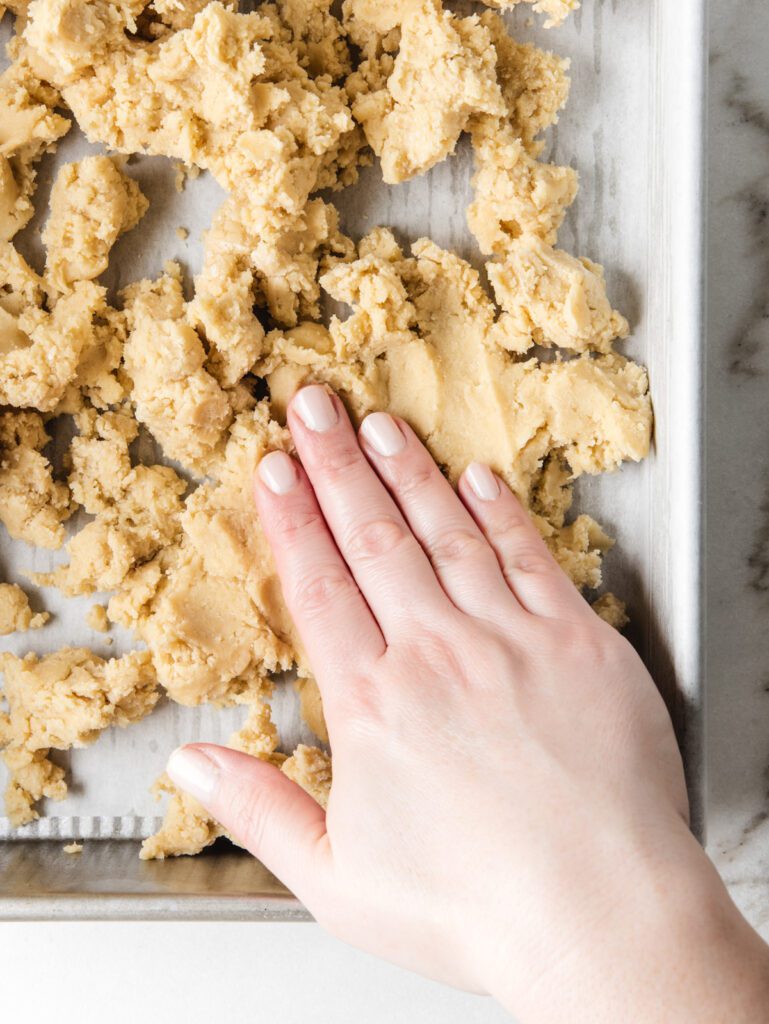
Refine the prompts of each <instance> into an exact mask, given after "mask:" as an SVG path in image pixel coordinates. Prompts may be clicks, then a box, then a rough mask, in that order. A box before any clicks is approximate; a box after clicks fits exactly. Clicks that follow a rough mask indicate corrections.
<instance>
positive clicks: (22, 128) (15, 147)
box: [0, 63, 71, 241]
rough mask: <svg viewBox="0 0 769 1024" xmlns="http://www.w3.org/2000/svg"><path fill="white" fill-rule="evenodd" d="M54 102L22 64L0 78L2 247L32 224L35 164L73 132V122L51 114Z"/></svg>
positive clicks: (0, 209) (17, 64) (0, 212)
mask: <svg viewBox="0 0 769 1024" xmlns="http://www.w3.org/2000/svg"><path fill="white" fill-rule="evenodd" d="M55 102H56V96H55V94H54V93H53V91H52V90H46V89H45V88H44V87H43V86H41V83H40V81H39V80H38V79H37V78H36V77H35V75H34V74H33V72H32V71H31V69H29V68H28V67H26V66H25V65H23V64H22V63H16V64H12V65H11V66H10V67H9V68H7V69H6V70H5V71H4V72H3V73H2V75H0V241H8V240H9V239H11V238H13V236H14V235H15V234H16V233H17V232H18V231H20V230H21V229H22V228H23V227H24V226H25V225H26V224H27V223H28V222H29V221H30V219H31V217H32V214H33V213H34V207H33V206H32V196H33V194H34V191H35V178H36V171H35V163H36V162H37V161H38V160H39V159H40V157H41V156H42V155H43V154H44V153H46V152H50V151H51V150H52V149H54V147H55V143H56V142H57V140H58V139H60V138H61V137H62V136H63V135H66V133H67V132H68V131H69V128H70V123H71V122H70V121H69V120H68V119H67V118H66V117H62V116H61V115H59V114H56V113H54V111H53V110H52V106H53V104H54V103H55Z"/></svg>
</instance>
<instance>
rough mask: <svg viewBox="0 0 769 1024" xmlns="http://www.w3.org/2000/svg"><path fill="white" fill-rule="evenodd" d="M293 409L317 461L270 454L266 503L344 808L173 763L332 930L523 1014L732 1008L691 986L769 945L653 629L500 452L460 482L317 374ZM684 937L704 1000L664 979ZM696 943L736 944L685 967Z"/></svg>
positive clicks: (257, 773)
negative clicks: (702, 794) (698, 819)
mask: <svg viewBox="0 0 769 1024" xmlns="http://www.w3.org/2000/svg"><path fill="white" fill-rule="evenodd" d="M288 419H289V426H290V428H291V432H292V434H293V438H294V441H295V444H296V449H297V451H298V453H299V457H300V459H301V463H302V465H301V467H300V465H299V464H298V463H297V462H295V461H294V460H292V459H291V458H290V457H289V456H288V455H286V454H284V453H282V452H275V453H272V454H270V455H268V456H267V457H266V458H265V459H264V460H263V461H262V463H261V465H260V467H259V473H258V481H257V483H256V503H257V506H258V510H259V514H260V516H261V520H262V524H263V527H264V530H265V531H266V534H267V537H268V539H269V541H270V543H271V545H272V548H273V551H274V554H275V559H276V562H277V567H278V572H279V575H280V578H281V580H282V584H283V589H284V594H285V598H286V601H287V603H288V607H289V609H290V611H291V613H292V615H293V617H294V619H295V622H296V624H297V627H298V629H299V631H300V633H301V636H302V639H303V641H304V644H305V646H306V649H307V652H308V655H309V658H310V661H311V664H312V667H313V669H314V671H315V673H316V676H317V679H318V683H319V685H320V688H321V692H322V695H323V701H324V707H325V714H326V719H327V724H328V731H329V736H330V742H331V747H332V750H333V757H334V781H333V786H332V791H331V797H330V802H329V806H328V811H327V812H324V811H323V810H322V809H321V808H320V807H319V806H318V805H317V804H316V803H315V802H314V801H313V800H312V799H311V798H310V797H309V796H307V795H306V794H305V793H304V792H303V791H302V790H300V789H299V788H298V787H297V786H296V785H295V784H294V783H293V782H291V781H290V780H288V779H287V778H286V777H285V776H283V775H282V774H281V773H280V772H279V771H277V769H275V768H274V767H272V766H271V765H269V764H266V763H263V762H259V761H255V760H253V759H251V758H248V757H246V756H245V755H243V754H238V753H236V752H234V751H232V750H228V749H223V748H218V747H213V746H208V745H205V744H198V745H195V746H192V747H188V748H183V749H182V750H181V751H179V752H177V753H176V754H175V755H174V756H173V757H172V759H171V762H170V764H169V772H170V774H171V775H172V777H173V778H174V780H175V781H176V782H177V783H178V784H179V785H181V786H182V787H185V788H187V789H190V790H192V792H193V795H195V796H197V797H198V798H199V799H201V800H202V802H203V803H204V804H205V805H206V807H207V808H208V810H209V811H210V812H211V813H212V814H213V815H214V816H215V817H216V818H217V819H218V820H219V821H221V822H222V824H224V825H225V827H226V828H227V829H228V830H229V831H230V832H232V833H233V834H234V835H235V836H237V837H238V838H239V840H241V841H242V843H243V845H245V846H246V847H247V848H248V849H249V850H250V851H251V852H252V853H253V854H254V855H255V856H257V857H259V859H260V860H262V861H263V862H264V863H265V864H266V865H267V866H268V867H269V868H270V869H271V870H272V871H273V872H274V873H275V874H276V875H278V876H279V877H280V878H281V879H282V880H283V881H284V882H285V883H286V884H287V885H288V886H289V887H290V888H291V889H292V890H293V891H294V892H295V893H296V894H297V896H298V897H299V898H300V899H301V900H302V901H303V902H304V903H305V904H306V905H307V907H309V909H310V910H311V911H312V913H313V914H314V915H315V916H316V918H317V919H318V921H319V922H320V923H321V924H323V925H325V926H326V927H327V928H329V929H330V930H331V931H332V932H334V933H335V934H336V935H338V936H339V937H341V938H343V939H345V940H346V941H348V942H350V943H353V944H355V945H357V946H360V947H362V948H364V949H367V950H368V951H370V952H373V953H376V954H378V955H380V956H382V957H385V958H387V959H389V960H391V961H394V962H396V963H398V964H401V965H403V966H407V967H410V968H412V969H414V970H417V971H420V972H422V973H424V974H427V975H430V976H431V977H433V978H436V979H439V980H443V981H446V982H449V983H451V984H453V985H456V986H461V987H464V988H468V989H472V990H476V991H480V992H490V993H492V994H494V995H496V996H497V997H498V998H500V999H502V1000H503V1001H504V1002H505V1003H506V1004H507V1005H508V1006H509V1007H510V1008H511V1009H513V1010H514V1011H515V1012H516V1013H517V1014H519V1016H520V1019H521V1020H522V1021H527V1020H532V1021H537V1022H538V1024H540V1022H543V1021H550V1020H552V1021H568V1022H569V1024H574V1022H577V1021H580V1020H583V1019H584V1020H586V1021H587V1020H589V1021H590V1022H591V1024H595V1022H597V1021H603V1020H606V1021H611V1022H613V1024H616V1022H617V1021H619V1020H621V1019H622V1020H633V1021H651V1020H695V1019H696V1020H697V1021H704V1020H706V1019H708V1020H710V1019H712V1020H721V1019H722V1018H721V1017H720V1016H718V1017H716V1016H714V1017H712V1018H710V1017H707V1018H706V1015H704V1014H703V1013H701V1012H700V1011H701V1009H702V1006H704V1005H716V1003H709V1004H705V1003H700V1001H699V1000H700V999H702V998H704V995H705V994H707V992H709V991H711V990H714V994H713V997H712V998H713V999H714V1000H717V999H718V998H723V993H721V995H720V996H719V995H718V991H720V988H719V986H720V980H719V979H720V977H721V974H720V972H721V971H722V970H723V964H724V963H727V962H730V957H731V954H725V953H724V951H723V949H722V948H721V944H720V938H721V936H722V934H723V936H725V937H726V939H727V940H728V941H727V942H726V945H727V947H728V948H732V947H734V948H739V949H741V950H742V952H743V953H744V956H746V957H747V956H748V954H747V953H745V948H748V951H749V952H750V955H752V956H753V957H754V959H755V960H756V962H757V963H765V961H762V960H761V958H760V956H759V953H760V954H761V956H763V947H761V946H760V942H759V940H757V939H755V941H754V943H753V944H751V942H753V940H752V937H751V933H750V932H749V930H748V929H747V926H744V925H742V923H741V921H740V919H739V916H738V915H737V913H736V911H735V910H734V909H733V908H732V906H731V904H730V903H729V901H728V897H727V896H726V893H725V890H723V888H722V887H721V885H720V883H719V882H718V879H717V877H716V876H715V873H714V872H713V871H712V869H711V868H710V866H709V863H708V862H707V860H706V858H705V856H704V855H703V853H702V852H701V850H700V848H699V847H698V845H697V844H696V842H695V841H694V839H693V838H692V837H691V835H690V833H689V830H688V827H687V813H688V812H687V798H686V790H685V785H684V777H683V771H682V766H681V760H680V756H679V753H678V750H677V747H676V743H675V739H674V735H673V729H672V727H671V723H670V719H669V717H668V714H667V711H666V709H665V706H664V704H663V702H662V700H661V698H660V696H659V694H658V692H657V690H656V688H655V686H654V684H653V682H652V680H651V678H650V677H649V675H648V673H647V672H646V670H645V668H644V666H643V664H642V663H641V661H640V659H639V657H638V656H637V654H636V653H635V652H634V650H633V649H632V648H631V646H630V645H629V644H628V643H627V642H626V641H625V640H624V639H623V638H622V637H621V636H620V635H619V634H618V633H616V632H615V631H614V630H613V629H611V628H610V627H609V626H607V625H606V624H605V623H604V622H602V621H601V620H600V619H599V618H598V617H597V616H596V615H595V613H594V612H593V611H592V609H591V608H590V607H589V605H588V604H587V603H586V602H585V601H584V600H583V599H582V597H581V596H580V595H579V593H578V592H577V591H576V590H575V588H574V587H573V585H572V584H571V582H570V581H569V580H568V579H567V577H566V576H565V575H564V574H563V573H562V572H561V570H560V569H559V567H558V566H557V564H556V563H555V561H554V560H553V558H552V557H551V556H550V554H549V552H548V550H547V548H546V546H545V544H544V543H543V541H542V540H541V538H540V536H539V534H538V532H537V530H536V528H535V527H534V525H533V523H532V522H531V520H530V519H529V517H528V516H527V515H526V513H525V512H524V510H523V509H522V507H521V505H520V504H519V503H518V501H517V500H516V498H515V497H514V496H513V494H512V493H511V492H510V491H509V490H508V489H507V488H506V487H505V486H504V485H503V484H502V483H501V481H500V480H499V479H498V478H497V477H495V476H494V475H493V474H492V472H491V471H490V470H489V469H488V468H487V467H485V466H482V465H473V466H471V467H470V468H469V469H468V470H467V472H466V473H465V474H464V476H463V478H462V480H461V481H460V484H459V494H458V495H457V494H455V492H454V491H453V490H452V488H451V487H450V486H449V484H448V483H447V481H446V480H445V479H444V477H443V476H442V475H441V473H440V472H439V470H438V468H437V467H436V466H435V464H434V462H433V461H432V459H431V458H430V456H429V454H428V453H427V451H426V450H425V448H424V447H423V446H422V445H421V443H420V442H419V441H418V439H417V438H416V436H415V435H414V434H413V432H412V431H411V430H410V429H409V427H408V426H406V424H405V423H403V422H401V421H396V420H394V419H392V418H391V417H389V416H387V415H386V414H382V413H377V414H374V415H372V416H369V417H368V419H366V420H365V422H364V423H363V426H362V428H361V431H360V437H359V438H356V435H355V433H354V431H353V429H352V427H351V425H350V422H349V420H348V418H347V415H346V413H345V411H344V408H343V406H342V404H341V403H340V401H339V400H338V399H337V398H336V397H334V396H330V395H329V394H328V393H327V392H326V391H325V389H323V388H321V387H319V386H312V387H309V388H305V389H304V390H303V391H301V392H299V394H298V395H297V396H296V397H295V399H294V401H293V403H292V405H291V407H290V409H289V414H288ZM302 467H303V468H302ZM738 938H739V940H740V942H739V943H738V942H737V939H738ZM684 942H686V943H687V944H688V947H689V948H688V950H687V954H686V955H687V958H688V959H687V966H686V967H685V968H682V969H681V970H683V972H684V975H685V976H686V979H687V986H688V983H689V980H690V981H691V984H692V985H699V990H697V988H694V989H693V990H692V991H691V992H689V997H693V998H695V999H696V1002H695V1003H693V1004H692V1005H691V1007H690V1006H689V1004H688V1003H686V1002H685V999H686V998H687V996H686V994H685V992H684V993H678V995H677V996H676V998H679V1000H680V1002H679V1003H676V1002H675V1001H673V1002H667V1003H664V1004H663V1003H662V1002H660V1001H659V1000H662V999H664V1000H669V998H670V999H673V997H672V996H670V994H669V993H668V992H667V991H666V990H665V989H664V979H665V976H666V972H668V973H669V972H670V968H671V962H672V961H673V960H675V957H676V954H677V952H679V953H680V944H681V943H684ZM746 943H747V947H746V945H745V944H746ZM711 947H713V949H712V950H711ZM704 948H707V949H708V950H711V951H717V953H718V957H717V960H718V963H719V964H721V966H719V967H718V968H716V967H713V968H712V969H705V968H704V961H703V969H702V970H699V971H698V970H697V969H696V968H695V967H692V966H691V965H692V964H697V963H698V957H699V954H698V950H704ZM714 955H715V952H714ZM703 957H704V952H703ZM731 958H732V959H733V957H731ZM748 959H749V957H748ZM722 961H723V963H722ZM687 972H688V973H687ZM700 975H702V976H700ZM682 976H683V975H682ZM687 986H684V989H686V990H687V991H688V989H687ZM716 990H718V991H716ZM734 998H735V997H734V994H733V993H732V995H731V996H730V1002H729V1006H730V1007H731V1011H732V1012H734V1007H735V1003H734V1001H733V1000H734ZM634 999H635V1002H634V1001H633V1000H634ZM664 1005H669V1006H672V1007H676V1008H680V1013H681V1015H680V1016H676V1015H675V1014H674V1013H671V1014H670V1015H666V1011H665V1010H664V1009H662V1007H663V1006H664ZM655 1007H656V1011H657V1012H652V1009H653V1008H655ZM645 1008H646V1009H645ZM698 1008H699V1009H698ZM762 1009H763V1008H762ZM687 1014H689V1015H688V1016H687ZM723 1019H724V1020H725V1019H726V1017H724V1018H723ZM729 1019H730V1020H737V1019H740V1020H742V1019H744V1020H748V1019H750V1020H752V1019H754V1018H752V1017H751V1018H749V1017H747V1016H746V1017H739V1015H737V1016H732V1017H730V1018H729ZM759 1019H763V1017H760V1018H759V1017H758V1016H757V1017H755V1020H759Z"/></svg>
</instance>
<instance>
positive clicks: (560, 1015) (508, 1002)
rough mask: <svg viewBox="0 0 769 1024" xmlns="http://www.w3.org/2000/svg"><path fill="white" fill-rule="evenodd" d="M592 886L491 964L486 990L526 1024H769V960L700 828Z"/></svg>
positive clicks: (618, 864)
mask: <svg viewBox="0 0 769 1024" xmlns="http://www.w3.org/2000/svg"><path fill="white" fill-rule="evenodd" d="M579 876H580V873H579V872H575V873H574V876H573V877H579ZM582 879H583V882H584V887H580V886H574V888H575V889H579V888H582V892H576V893H575V894H574V896H575V899H572V898H571V897H570V895H569V894H568V893H566V894H564V893H560V894H559V899H560V900H561V901H562V903H563V906H562V912H561V913H559V912H558V911H555V912H554V913H551V915H550V919H549V920H546V921H544V922H543V921H542V920H540V921H536V920H532V921H531V922H530V927H529V928H528V929H527V935H525V936H524V938H523V940H521V938H520V937H518V938H517V939H516V940H515V941H514V942H513V943H510V942H509V941H508V940H507V939H506V938H504V937H503V938H502V939H501V941H498V942H497V943H496V944H495V946H496V955H495V954H492V955H490V956H489V958H488V962H489V964H490V965H491V966H490V970H489V973H488V974H487V975H486V976H485V988H486V989H487V991H489V993H490V994H491V995H493V996H494V997H495V998H496V999H497V1000H498V1001H499V1002H501V1003H502V1004H503V1005H505V1006H506V1007H507V1008H508V1009H510V1010H511V1011H512V1012H513V1013H514V1014H515V1015H516V1017H517V1019H518V1021H519V1024H527V1022H529V1021H532V1022H535V1024H548V1022H550V1021H552V1022H553V1024H555V1022H558V1024H560V1022H561V1021H563V1020H568V1021H569V1022H570V1024H580V1022H581V1021H583V1020H584V1021H585V1022H586V1024H587V1022H589V1024H602V1022H604V1021H605V1022H606V1024H615V1022H616V1021H617V1020H619V1019H633V1020H638V1021H644V1022H645V1024H646V1022H652V1021H657V1020H659V1021H663V1020H664V1021H668V1020H689V1019H691V1020H695V1019H696V1020H698V1021H702V1022H705V1021H709V1020H712V1021H720V1020H722V1019H723V1020H726V1019H728V1020H730V1021H734V1022H737V1021H740V1022H743V1021H744V1022H745V1024H753V1022H754V1021H755V1022H756V1024H759V1022H763V1021H764V1020H765V1019H766V1007H767V1005H769V950H768V949H767V947H766V946H765V945H764V943H763V942H762V941H761V939H760V938H759V937H758V936H757V935H756V934H755V933H754V932H753V931H752V929H751V928H750V927H749V926H748V924H747V923H746V922H745V920H744V919H743V918H742V916H741V915H740V913H739V911H738V910H737V908H736V907H735V905H734V903H733V902H732V900H731V898H730V897H729V894H728V892H727V890H726V888H725V886H724V884H723V882H722V881H721V879H720V878H719V876H718V874H717V872H716V871H715V869H714V868H713V866H712V864H711V863H710V861H709V860H708V858H707V856H706V855H705V853H704V852H703V850H702V849H701V847H700V846H699V845H698V844H697V843H696V841H695V840H694V838H693V837H692V836H691V835H690V834H689V832H688V830H685V829H684V830H682V833H681V834H679V835H677V836H676V837H675V839H674V840H673V839H672V838H671V841H670V842H666V843H665V848H664V851H663V852H662V853H660V852H659V851H657V852H655V854H654V855H646V856H642V855H638V854H637V853H636V854H635V855H629V856H628V857H627V858H626V859H624V860H620V861H615V862H614V863H612V862H611V859H610V860H609V861H607V864H606V865H605V866H604V868H603V870H601V869H600V868H599V869H598V870H597V872H596V874H595V875H594V876H592V877H589V876H588V875H587V873H586V872H583V873H582ZM537 904H538V905H540V906H541V905H546V904H543V901H542V900H541V894H540V898H539V899H538V901H537ZM552 906H553V903H552V902H551V907H552ZM575 907H577V908H578V909H576V910H575ZM503 932H504V929H503ZM503 932H502V933H498V934H503ZM527 940H528V941H527ZM500 954H501V955H500ZM703 1006H707V1007H710V1011H709V1015H708V1016H703V1015H702V1007H703Z"/></svg>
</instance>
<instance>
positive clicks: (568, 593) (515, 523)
mask: <svg viewBox="0 0 769 1024" xmlns="http://www.w3.org/2000/svg"><path fill="white" fill-rule="evenodd" d="M459 494H460V497H461V498H462V500H463V501H464V503H465V505H466V506H467V508H468V509H469V510H470V513H471V514H472V516H473V518H474V519H475V521H476V522H477V523H478V526H479V527H480V528H481V530H482V531H483V533H484V535H485V537H486V539H487V540H488V542H489V544H490V545H491V546H492V548H493V549H494V551H495V553H496V556H497V558H498V560H499V564H500V566H501V567H502V572H503V574H504V577H505V579H506V580H507V585H508V586H509V587H510V589H511V590H512V592H513V594H514V595H515V597H516V598H517V599H518V602H519V603H520V604H521V605H522V606H523V607H524V608H525V609H526V611H528V612H530V613H531V614H532V615H540V616H542V617H543V618H550V619H574V618H575V617H576V618H580V619H581V618H585V617H586V616H587V615H592V612H591V611H590V606H589V605H588V604H587V602H586V601H585V600H584V599H583V598H582V596H581V595H580V593H579V591H578V590H577V589H576V587H575V586H574V584H573V583H572V582H571V580H570V579H569V577H568V576H567V575H566V573H565V572H564V571H563V570H562V569H561V567H560V566H559V565H558V563H557V562H556V560H555V559H554V558H553V556H552V555H551V554H550V551H549V550H548V548H547V545H546V544H545V542H544V540H543V539H542V537H541V536H540V533H539V531H538V530H537V528H536V526H535V525H534V521H533V520H532V518H531V516H530V515H529V514H528V513H527V512H526V510H525V509H524V508H523V506H522V505H521V503H520V502H519V501H518V499H517V498H516V497H515V495H514V494H513V492H512V491H511V490H510V489H509V487H507V485H506V484H504V483H503V482H502V481H501V480H500V479H499V478H498V477H497V476H495V474H494V473H492V471H491V470H490V469H489V467H488V466H485V465H482V464H481V463H477V462H476V463H473V464H472V465H471V466H468V468H467V470H466V471H465V473H464V474H463V476H462V479H461V480H460V482H459Z"/></svg>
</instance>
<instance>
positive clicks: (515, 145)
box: [467, 119, 577, 256]
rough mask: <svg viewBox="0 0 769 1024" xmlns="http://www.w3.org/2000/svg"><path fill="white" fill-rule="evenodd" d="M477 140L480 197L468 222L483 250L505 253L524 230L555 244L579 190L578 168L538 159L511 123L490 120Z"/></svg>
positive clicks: (476, 135)
mask: <svg viewBox="0 0 769 1024" xmlns="http://www.w3.org/2000/svg"><path fill="white" fill-rule="evenodd" d="M473 144H474V149H475V166H476V173H475V176H474V178H473V187H474V189H475V199H474V201H473V202H472V203H471V205H470V207H469V209H468V211H467V222H468V225H469V227H470V230H471V231H472V233H473V234H474V235H475V237H476V238H477V240H478V245H479V247H480V250H481V252H482V253H484V254H485V255H487V256H490V255H492V254H493V255H496V256H504V255H505V254H506V253H507V252H508V251H509V250H510V248H511V246H512V243H513V242H514V241H515V240H516V239H518V238H520V237H521V236H522V235H534V236H536V237H537V238H540V239H542V241H543V242H545V243H547V244H549V245H553V244H554V243H555V241H556V238H557V234H558V229H559V228H560V226H561V224H562V222H563V218H564V216H565V214H566V211H567V209H568V208H569V207H570V206H571V204H572V203H573V202H574V199H575V198H576V195H577V174H576V172H575V171H573V170H572V169H571V168H570V167H557V166H555V165H554V164H545V163H540V162H539V161H537V160H535V159H534V158H533V157H531V156H530V155H529V154H528V152H527V151H526V148H525V146H524V144H523V142H522V141H521V139H518V138H516V137H515V136H514V134H513V129H512V128H511V127H510V125H508V124H505V123H500V122H496V121H491V120H490V119H487V120H485V121H484V122H483V124H481V125H478V126H477V127H476V128H475V130H474V131H473Z"/></svg>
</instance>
